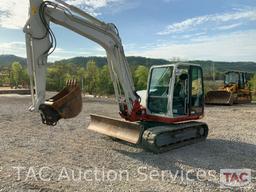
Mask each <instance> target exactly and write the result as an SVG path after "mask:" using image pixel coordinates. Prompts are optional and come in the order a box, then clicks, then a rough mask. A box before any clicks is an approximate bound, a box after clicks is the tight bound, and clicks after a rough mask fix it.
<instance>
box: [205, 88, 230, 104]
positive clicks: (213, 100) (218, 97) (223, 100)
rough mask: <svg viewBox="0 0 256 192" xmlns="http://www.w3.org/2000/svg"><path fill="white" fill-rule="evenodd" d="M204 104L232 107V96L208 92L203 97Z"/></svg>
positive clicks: (219, 92) (220, 92)
mask: <svg viewBox="0 0 256 192" xmlns="http://www.w3.org/2000/svg"><path fill="white" fill-rule="evenodd" d="M205 103H206V104H217V105H218V104H219V105H232V104H233V103H234V98H233V94H232V93H230V92H227V91H220V90H219V91H209V92H208V93H207V94H206V96H205Z"/></svg>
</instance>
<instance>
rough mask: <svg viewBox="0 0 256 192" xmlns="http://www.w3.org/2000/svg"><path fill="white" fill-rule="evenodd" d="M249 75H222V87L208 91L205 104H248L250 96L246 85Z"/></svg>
mask: <svg viewBox="0 0 256 192" xmlns="http://www.w3.org/2000/svg"><path fill="white" fill-rule="evenodd" d="M250 76H251V74H250V73H248V72H243V71H235V70H232V71H227V72H225V74H224V85H223V86H221V87H220V88H219V89H218V90H216V91H209V92H207V94H206V96H205V103H206V104H209V105H211V104H213V105H233V104H239V103H240V104H241V103H250V102H251V101H252V95H251V92H250V88H249V85H248V80H249V78H250Z"/></svg>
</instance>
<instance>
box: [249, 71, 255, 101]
mask: <svg viewBox="0 0 256 192" xmlns="http://www.w3.org/2000/svg"><path fill="white" fill-rule="evenodd" d="M249 86H250V90H251V92H252V96H253V100H256V74H254V76H253V77H252V78H251V80H250V81H249Z"/></svg>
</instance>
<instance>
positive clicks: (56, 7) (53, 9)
mask: <svg viewBox="0 0 256 192" xmlns="http://www.w3.org/2000/svg"><path fill="white" fill-rule="evenodd" d="M29 16H30V17H29V19H28V21H27V23H26V25H25V27H24V32H25V34H26V48H27V64H28V71H29V75H30V86H31V93H32V105H31V107H30V110H31V111H40V112H41V115H42V118H43V122H44V123H46V124H50V125H55V124H56V121H58V119H60V118H70V117H73V116H75V115H77V114H78V113H79V112H80V111H81V109H80V108H79V107H77V110H76V112H75V114H73V115H68V114H67V113H68V110H67V108H72V107H71V106H72V105H74V103H76V102H80V103H81V98H78V99H76V101H75V100H74V101H73V102H72V103H71V104H68V102H69V101H70V100H72V94H73V92H76V93H78V92H79V91H78V90H77V89H78V88H77V84H76V83H75V82H72V81H70V82H69V83H68V84H67V87H66V88H65V89H64V90H63V91H62V92H61V93H59V94H58V95H57V96H55V97H53V98H51V99H49V100H45V89H46V70H47V66H48V65H47V58H48V56H49V55H50V54H51V53H52V52H53V51H54V49H55V46H56V38H55V36H54V34H53V32H52V30H51V28H50V23H51V22H52V23H55V24H58V25H61V26H63V27H65V28H68V29H70V30H72V31H74V32H76V33H78V34H80V35H81V36H83V37H86V38H87V39H90V40H92V41H94V42H96V43H98V44H99V45H100V46H102V47H103V48H104V49H105V50H106V55H107V61H108V66H109V71H110V75H111V79H112V81H113V85H114V90H115V96H116V100H117V102H118V104H119V108H120V115H121V116H122V117H123V118H125V119H126V120H130V121H137V120H140V114H142V113H143V111H144V110H143V108H142V106H141V105H140V98H139V96H138V95H137V94H136V91H135V88H134V83H133V80H132V75H131V72H130V70H129V67H128V63H127V60H126V58H125V54H124V50H123V46H122V41H121V38H120V37H119V34H118V30H117V28H116V27H115V25H114V24H111V23H104V22H102V21H100V20H98V19H96V18H94V17H92V16H91V15H89V14H87V13H85V12H83V11H82V10H80V9H78V8H77V7H74V6H72V5H69V4H67V3H65V2H63V1H61V0H56V1H43V0H30V10H29ZM34 88H35V93H34V91H33V90H34ZM66 95H68V97H67V98H66V100H61V101H60V100H59V99H62V98H63V97H64V96H66ZM56 98H57V99H56ZM57 101H59V102H57ZM81 105H82V104H81ZM63 106H64V107H63ZM67 106H68V107H67ZM77 106H78V105H77ZM71 111H72V110H71Z"/></svg>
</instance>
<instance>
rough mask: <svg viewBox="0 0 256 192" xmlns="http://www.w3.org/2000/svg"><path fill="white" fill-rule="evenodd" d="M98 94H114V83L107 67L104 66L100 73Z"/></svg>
mask: <svg viewBox="0 0 256 192" xmlns="http://www.w3.org/2000/svg"><path fill="white" fill-rule="evenodd" d="M99 77H100V78H99V82H98V86H97V87H98V93H99V94H101V95H111V94H113V93H114V87H113V82H112V80H111V77H110V73H109V69H108V66H107V65H104V66H103V67H102V68H101V69H100V71H99Z"/></svg>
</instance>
